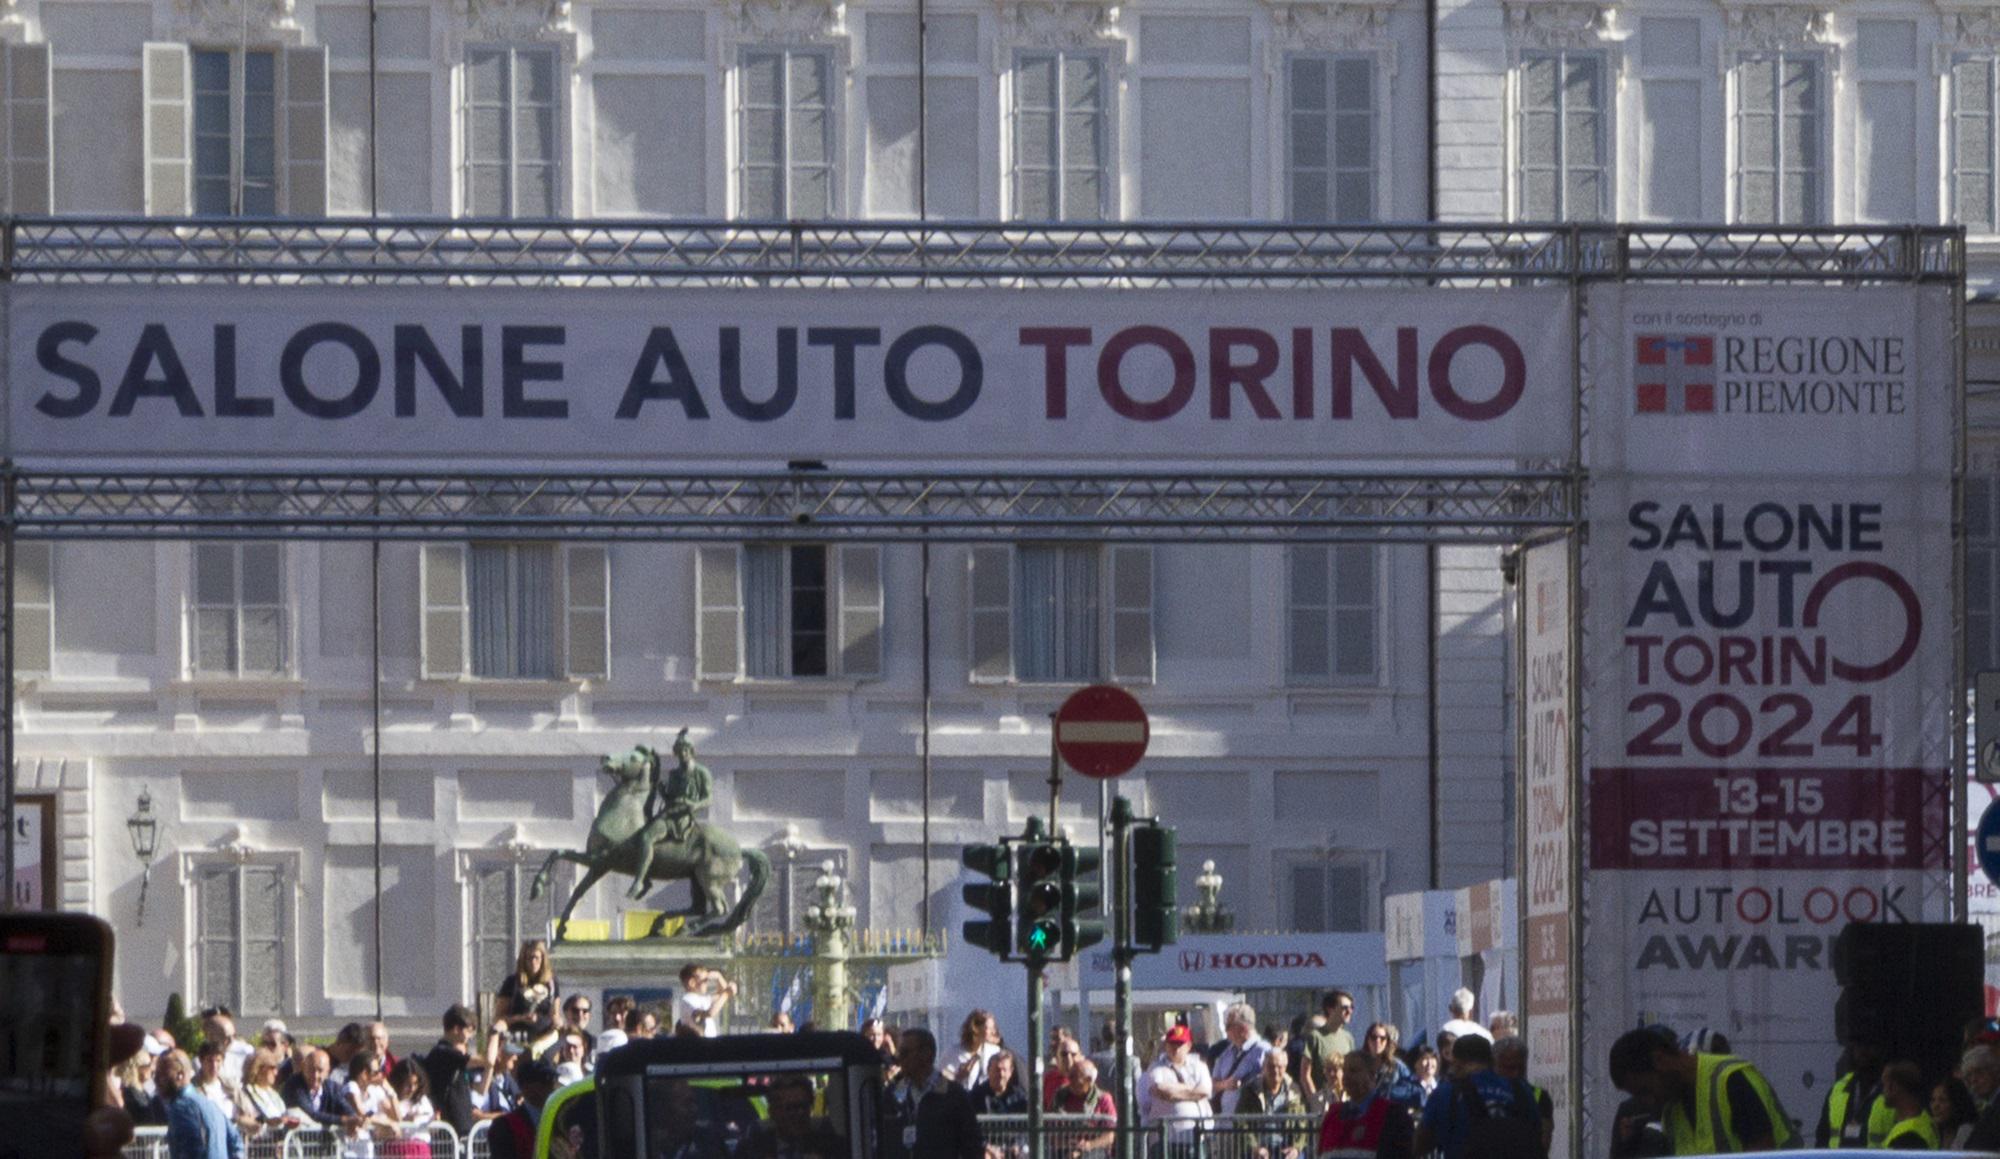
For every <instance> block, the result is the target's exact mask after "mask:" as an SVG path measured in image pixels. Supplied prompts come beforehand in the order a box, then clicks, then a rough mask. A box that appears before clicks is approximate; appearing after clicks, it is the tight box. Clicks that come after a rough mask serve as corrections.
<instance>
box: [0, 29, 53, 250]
mask: <svg viewBox="0 0 2000 1159" xmlns="http://www.w3.org/2000/svg"><path fill="white" fill-rule="evenodd" d="M0 66H3V67H4V68H5V69H6V77H5V78H4V80H5V84H4V88H0V93H4V96H5V109H4V114H5V117H6V141H7V144H6V182H7V190H6V192H7V209H8V211H9V212H11V213H49V212H51V207H52V206H53V205H54V203H55V188H54V168H53V167H52V166H51V165H50V164H49V143H50V141H51V139H52V138H53V135H54V127H55V126H54V122H53V121H52V120H51V119H50V115H51V110H52V105H51V102H50V100H49V46H48V45H46V44H9V45H6V46H4V48H0Z"/></svg>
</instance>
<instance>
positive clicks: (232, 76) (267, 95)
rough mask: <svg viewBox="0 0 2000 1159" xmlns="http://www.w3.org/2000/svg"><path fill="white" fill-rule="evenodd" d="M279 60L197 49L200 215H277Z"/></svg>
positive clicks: (267, 54) (262, 55) (196, 197)
mask: <svg viewBox="0 0 2000 1159" xmlns="http://www.w3.org/2000/svg"><path fill="white" fill-rule="evenodd" d="M277 83H278V65H277V56H276V54H275V53H271V52H255V51H252V52H227V51H219V50H215V49H196V50H195V51H194V212H195V215H196V216H197V217H271V216H275V215H276V214H277V212H278V112H277V100H278V93H277Z"/></svg>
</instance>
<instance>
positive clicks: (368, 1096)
mask: <svg viewBox="0 0 2000 1159" xmlns="http://www.w3.org/2000/svg"><path fill="white" fill-rule="evenodd" d="M347 1076H348V1077H347V1104H348V1105H349V1106H351V1107H353V1108H354V1113H355V1114H357V1115H359V1116H361V1118H362V1120H363V1121H362V1124H361V1129H360V1130H358V1131H357V1132H355V1134H354V1135H353V1136H352V1137H351V1138H349V1139H348V1141H347V1147H346V1152H345V1154H346V1156H347V1159H375V1142H376V1140H378V1139H382V1140H388V1139H394V1138H396V1136H397V1134H398V1131H397V1126H398V1120H397V1118H396V1093H395V1092H394V1091H392V1090H390V1089H389V1080H388V1079H387V1078H385V1077H383V1075H382V1059H381V1057H380V1056H378V1055H377V1054H376V1053H375V1052H374V1051H372V1050H364V1051H362V1052H361V1053H359V1054H357V1055H355V1056H354V1061H352V1062H350V1063H348V1064H347Z"/></svg>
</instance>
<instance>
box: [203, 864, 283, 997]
mask: <svg viewBox="0 0 2000 1159" xmlns="http://www.w3.org/2000/svg"><path fill="white" fill-rule="evenodd" d="M194 889H195V899H194V908H195V969H196V971H197V975H196V982H197V990H196V993H197V995H198V996H199V1004H200V1005H203V1006H207V1005H213V1004H217V1003H220V1004H224V1005H227V1006H229V1007H231V1008H233V1009H234V1010H235V1011H236V1013H237V1016H238V1017H249V1016H252V1015H255V1016H257V1017H263V1016H266V1015H273V1014H278V1013H281V1012H282V1010H283V1008H284V1005H285V983H286V978H285V952H284V947H285V945H286V943H287V941H288V940H289V939H287V938H286V937H285V922H286V884H285V873H284V870H283V869H282V868H281V867H279V866H277V865H269V864H259V863H254V862H252V863H243V864H238V863H235V862H231V863H229V864H225V865H197V866H195V869H194Z"/></svg>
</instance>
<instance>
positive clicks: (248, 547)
mask: <svg viewBox="0 0 2000 1159" xmlns="http://www.w3.org/2000/svg"><path fill="white" fill-rule="evenodd" d="M238 558H239V560H240V564H241V570H240V576H239V582H240V585H241V586H240V587H239V588H238V592H239V595H240V597H241V599H242V608H241V611H240V613H239V620H240V622H241V624H242V629H241V632H240V635H239V641H238V657H239V659H240V661H241V665H242V667H241V672H242V675H245V676H275V675H278V674H280V673H282V672H284V671H285V654H286V652H287V648H286V646H285V645H286V630H285V549H284V545H283V544H278V543H246V544H244V545H243V546H242V547H241V549H240V554H239V556H238Z"/></svg>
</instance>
